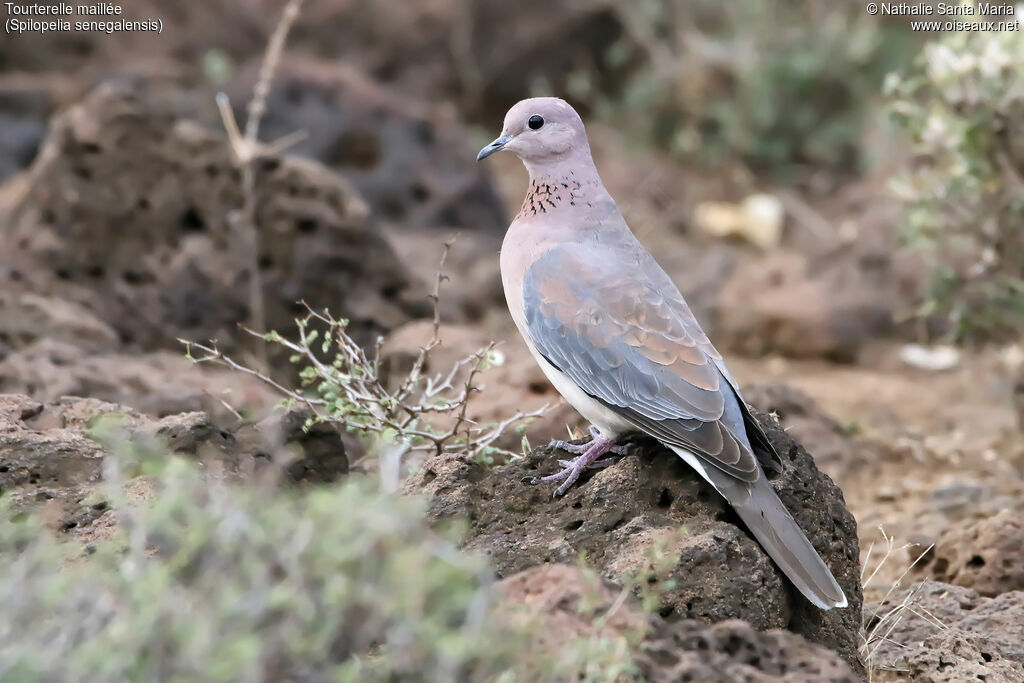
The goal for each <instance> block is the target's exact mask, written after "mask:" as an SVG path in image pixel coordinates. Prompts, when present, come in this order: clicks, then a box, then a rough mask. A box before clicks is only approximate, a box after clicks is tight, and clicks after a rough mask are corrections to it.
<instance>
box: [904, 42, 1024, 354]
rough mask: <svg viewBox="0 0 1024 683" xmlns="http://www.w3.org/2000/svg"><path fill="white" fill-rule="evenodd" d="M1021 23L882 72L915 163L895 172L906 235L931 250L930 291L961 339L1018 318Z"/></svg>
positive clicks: (1022, 204)
mask: <svg viewBox="0 0 1024 683" xmlns="http://www.w3.org/2000/svg"><path fill="white" fill-rule="evenodd" d="M1021 36H1022V34H1021V32H1019V31H967V32H958V33H948V34H945V35H943V36H942V37H941V38H939V39H937V40H935V41H933V42H931V43H929V44H927V45H925V46H924V49H923V50H922V52H921V55H920V56H919V58H918V59H917V60H916V62H915V66H914V68H913V69H912V70H911V71H910V72H909V73H907V74H905V75H903V76H897V75H893V76H891V77H890V78H889V79H888V82H887V84H886V90H887V92H888V93H889V94H890V96H891V97H892V111H893V113H894V115H895V117H896V119H897V120H898V121H899V122H900V123H901V124H902V125H903V126H904V127H905V129H906V130H907V131H908V132H909V133H910V136H911V139H912V144H913V152H914V161H913V164H912V166H911V168H910V169H909V170H908V171H907V172H906V173H904V174H903V175H901V176H900V177H898V178H897V179H895V180H894V182H893V188H894V190H895V192H896V194H897V195H898V196H899V197H900V198H901V199H902V200H903V201H904V202H905V203H906V206H907V214H906V217H907V226H906V231H905V236H906V238H907V241H908V242H909V243H910V244H912V245H916V246H919V247H924V248H926V249H928V250H929V251H930V254H931V257H932V260H933V263H934V266H935V267H934V278H933V287H932V289H931V295H930V297H929V298H928V300H927V301H926V303H925V305H924V307H923V308H922V309H921V313H922V314H924V315H931V314H941V315H943V316H946V317H948V319H949V320H950V321H951V323H952V325H951V331H952V333H953V334H954V336H956V337H957V338H959V339H966V338H972V337H974V338H977V337H990V336H996V337H999V336H1005V335H1008V334H1015V333H1017V331H1019V329H1020V326H1021V323H1022V322H1024V279H1022V278H1024V177H1022V175H1024V137H1022V134H1024V49H1021V47H1022V38H1021Z"/></svg>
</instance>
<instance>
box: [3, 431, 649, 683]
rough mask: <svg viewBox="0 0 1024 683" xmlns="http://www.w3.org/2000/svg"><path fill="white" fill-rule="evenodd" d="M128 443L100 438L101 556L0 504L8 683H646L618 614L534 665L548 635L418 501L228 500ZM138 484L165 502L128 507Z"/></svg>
mask: <svg viewBox="0 0 1024 683" xmlns="http://www.w3.org/2000/svg"><path fill="white" fill-rule="evenodd" d="M117 431H118V430H116V429H112V430H97V432H96V433H97V436H98V437H99V438H101V439H103V440H104V441H107V442H109V444H110V447H111V448H112V449H113V450H114V451H115V453H116V455H114V456H111V457H108V458H107V460H106V462H105V465H104V469H105V475H104V476H105V479H106V482H107V483H106V485H105V486H104V487H103V488H102V489H98V490H97V491H95V492H94V493H93V494H92V495H95V496H96V497H97V498H98V499H100V500H103V501H104V502H105V503H107V504H109V505H110V506H111V508H112V509H113V510H114V512H115V513H116V514H118V515H119V519H120V524H119V526H118V531H117V532H116V533H114V534H113V535H111V536H110V537H109V538H105V539H102V540H98V541H96V542H94V543H93V544H92V545H90V546H88V547H87V548H86V552H85V553H83V552H82V548H83V547H82V546H81V545H80V544H78V543H76V542H74V541H61V540H59V539H58V538H57V537H56V536H54V535H53V534H52V533H51V532H50V531H48V530H47V529H46V528H45V527H44V524H43V521H42V519H43V517H45V515H44V516H40V515H35V514H29V515H26V514H25V513H20V512H19V513H15V512H14V511H13V510H12V509H11V508H10V506H9V505H8V504H6V503H5V499H4V498H3V497H2V496H0V566H3V568H4V570H3V572H0V601H2V604H3V609H2V610H0V643H2V645H0V680H2V681H5V683H6V682H7V681H11V682H12V683H15V682H20V681H82V682H83V683H93V682H96V683H100V682H102V683H106V682H107V681H190V682H191V681H197V682H198V681H202V682H206V681H224V682H225V683H227V682H231V683H235V682H249V681H252V682H260V683H262V682H264V681H339V682H343V681H352V682H360V683H361V682H363V681H368V682H372V681H395V680H414V681H501V682H503V683H516V682H518V681H563V680H580V681H606V680H616V681H627V680H633V675H634V673H635V667H634V666H633V663H632V658H631V655H630V653H629V649H628V647H627V643H626V642H625V640H624V639H623V638H622V637H608V636H606V635H603V634H602V632H601V629H600V628H599V626H600V624H601V622H602V618H603V613H602V612H595V613H594V614H589V613H588V616H589V617H592V618H593V620H594V624H595V628H594V630H593V632H592V633H581V634H577V635H576V636H574V637H571V638H569V639H568V641H567V643H566V644H565V645H564V646H562V647H559V648H557V650H556V651H554V652H550V651H547V650H544V649H543V648H542V649H541V650H540V651H536V650H531V647H530V643H531V642H532V641H533V640H536V637H537V636H536V630H537V624H536V623H534V622H533V621H532V619H531V618H526V617H524V616H523V615H520V614H519V613H518V612H515V611H509V608H508V606H506V609H505V610H504V611H502V610H500V609H495V605H496V591H495V590H494V586H493V570H492V569H490V568H489V567H488V565H487V563H486V562H485V561H484V559H483V558H481V557H479V556H475V555H472V554H468V553H464V552H462V551H460V550H458V548H457V547H456V545H455V544H454V542H453V540H454V539H452V538H448V536H452V535H453V533H443V534H439V533H438V531H437V530H436V529H433V528H431V526H430V525H429V524H428V523H427V521H426V519H425V518H426V515H425V514H424V510H423V504H422V502H421V501H419V500H416V499H413V498H407V497H402V496H397V495H393V494H384V493H380V492H378V491H377V488H376V486H370V485H369V483H368V481H367V480H366V479H365V478H364V479H360V478H357V477H350V478H349V479H347V480H346V481H345V483H343V484H341V485H337V486H332V487H322V488H312V489H305V490H299V489H296V488H295V487H281V486H279V485H277V482H276V481H275V480H274V478H273V477H267V478H266V479H259V480H255V481H249V480H247V481H244V482H236V483H227V482H225V481H224V480H222V479H220V478H218V476H216V475H214V474H211V473H210V472H204V471H203V470H202V469H201V468H199V467H197V466H196V465H195V463H193V462H191V461H187V460H183V459H180V458H177V457H168V456H166V455H165V454H164V452H163V451H162V450H161V449H160V447H159V446H158V445H157V444H145V445H144V446H143V445H141V444H140V443H138V442H135V441H133V442H125V441H123V440H121V441H117V440H116V439H115V437H114V436H112V435H113V434H115V433H116V432H117ZM122 438H123V437H122ZM264 474H265V475H266V474H268V472H264ZM137 477H143V479H137ZM122 482H123V483H122ZM136 482H145V483H146V484H148V485H149V486H151V487H152V488H153V490H154V495H152V496H150V497H149V498H150V500H148V501H146V502H142V503H140V502H139V501H138V500H134V501H133V500H131V499H130V497H129V496H126V495H125V494H124V493H123V491H125V490H127V489H129V488H131V485H132V484H134V483H136ZM110 514H114V513H110ZM450 531H451V532H456V531H457V529H456V528H455V527H451V528H450ZM581 614H582V612H581ZM526 652H529V653H530V655H529V656H524V654H523V653H526Z"/></svg>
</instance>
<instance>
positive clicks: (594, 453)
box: [530, 427, 627, 497]
mask: <svg viewBox="0 0 1024 683" xmlns="http://www.w3.org/2000/svg"><path fill="white" fill-rule="evenodd" d="M590 435H591V439H590V441H588V442H587V443H585V444H580V445H578V446H577V445H575V444H570V443H566V442H564V441H552V442H551V445H552V446H554V447H556V448H560V449H562V450H566V451H569V452H570V453H580V455H579V456H578V457H576V458H573V459H572V460H559V461H558V464H559V465H562V467H563V468H564V469H563V470H562V471H561V472H558V473H556V474H552V475H549V476H547V477H540V478H537V477H531V478H530V479H531V483H537V482H541V481H561V480H563V479H564V481H562V483H561V485H559V487H558V488H557V489H555V492H554V494H553V495H554V497H558V496H561V495H562V494H564V493H565V492H566V491H568V490H569V487H570V486H572V485H573V484H575V483H576V480H577V479H579V478H580V475H581V474H583V472H584V470H587V469H596V468H600V467H608V466H609V465H614V464H615V463H616V462H617V461H618V458H602V456H604V455H607V454H608V453H615V454H616V455H625V453H626V448H627V447H626V446H616V445H615V439H609V438H605V437H603V436H601V435H600V434H599V433H598V431H597V430H596V429H594V428H593V427H591V428H590ZM566 446H569V448H566Z"/></svg>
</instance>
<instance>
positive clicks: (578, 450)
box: [548, 425, 629, 467]
mask: <svg viewBox="0 0 1024 683" xmlns="http://www.w3.org/2000/svg"><path fill="white" fill-rule="evenodd" d="M600 438H601V434H600V432H598V431H597V427H595V426H594V425H590V441H587V442H586V443H578V444H577V443H569V442H568V441H562V440H561V439H552V440H551V441H550V442H549V443H548V447H549V448H557V449H558V450H560V451H565V452H566V453H572V454H573V455H582V454H583V453H586V452H587V449H588V448H590V445H591V444H592V443H594V440H595V439H600ZM628 450H629V446H625V445H622V446H612V447H611V448H609V449H608V452H609V453H614V454H615V455H625V454H626V452H627V451H628ZM564 462H566V461H565V460H559V461H558V463H559V464H562V463H564ZM599 462H602V463H604V462H605V461H603V460H601V461H599ZM614 464H615V461H614V459H611V458H609V462H607V463H605V464H603V465H598V463H596V462H595V463H591V466H598V467H607V466H608V465H614Z"/></svg>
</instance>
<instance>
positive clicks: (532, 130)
mask: <svg viewBox="0 0 1024 683" xmlns="http://www.w3.org/2000/svg"><path fill="white" fill-rule="evenodd" d="M500 151H508V152H513V153H515V154H516V155H517V156H518V157H519V159H520V160H521V161H522V162H523V164H524V165H525V166H526V169H527V171H528V172H529V175H530V185H529V189H528V191H527V194H526V198H525V200H524V201H523V204H522V207H521V208H520V209H519V212H518V213H517V214H516V216H515V219H514V220H513V221H512V224H511V225H510V226H509V228H508V231H507V233H506V234H505V238H504V241H503V243H502V247H501V256H500V262H501V279H502V284H503V286H504V289H505V298H506V301H507V303H508V309H509V312H510V313H511V315H512V319H513V321H514V322H515V325H516V327H517V328H518V330H519V332H520V334H522V337H523V339H524V340H525V342H526V345H527V347H529V350H530V353H532V354H533V356H534V358H535V359H536V361H537V363H538V364H539V365H540V367H541V369H542V370H543V371H544V374H545V375H546V376H547V378H548V379H549V380H550V382H551V383H552V384H553V385H554V387H555V388H556V389H557V390H558V392H559V393H560V394H561V395H562V396H563V397H564V398H565V399H566V401H568V402H569V403H570V404H571V405H572V406H573V407H574V408H575V409H576V410H577V411H578V412H579V413H580V414H581V415H582V416H583V417H584V418H585V419H586V420H588V421H589V422H590V424H591V425H592V427H591V439H590V440H589V442H587V443H585V444H583V445H573V444H568V443H566V442H564V441H553V442H552V445H554V446H556V447H558V448H561V449H562V450H565V451H568V452H570V453H573V454H574V455H576V457H575V458H573V459H571V460H560V461H559V463H560V464H561V465H562V466H563V467H564V469H562V470H561V471H560V472H558V473H557V474H553V475H550V476H546V477H542V478H540V479H539V481H545V482H558V483H559V485H558V487H557V488H556V489H555V491H554V495H556V496H560V495H563V494H564V493H565V492H566V491H567V490H568V489H569V487H571V486H572V485H573V484H574V483H575V482H576V481H577V480H578V479H579V477H580V475H581V474H582V473H583V472H584V471H585V470H587V469H593V468H600V467H604V466H608V465H611V464H613V463H614V462H615V461H616V457H615V455H616V454H619V453H621V452H622V444H621V443H619V441H620V440H621V439H622V438H623V437H626V436H631V435H633V434H636V433H637V432H640V433H643V434H647V435H649V436H651V437H653V438H655V439H657V440H658V441H659V442H660V443H661V444H663V445H664V446H666V447H667V448H669V449H671V450H672V451H674V452H675V453H676V454H677V455H679V457H681V458H682V459H683V460H684V461H685V462H686V463H687V464H689V465H690V466H691V467H692V468H693V469H694V470H696V471H697V473H698V474H699V475H700V476H701V477H703V478H704V479H705V480H707V481H708V483H710V484H711V486H713V487H714V488H715V490H717V491H718V493H719V494H721V495H722V497H723V498H725V500H726V501H728V503H729V504H730V505H732V507H733V508H734V509H735V510H736V512H737V513H738V514H739V516H740V518H741V519H742V520H743V522H744V524H746V526H747V528H748V529H749V530H750V532H751V533H752V535H753V537H754V538H755V539H756V540H757V541H758V542H759V543H760V545H761V547H762V548H763V549H764V550H765V551H766V552H767V554H768V555H769V556H770V557H771V558H772V560H773V561H774V562H775V564H776V565H777V566H778V567H779V569H781V570H782V572H783V573H784V574H785V575H786V576H787V577H788V578H789V580H790V581H791V582H792V583H793V585H794V586H795V587H796V588H797V589H798V590H799V591H800V592H801V593H802V594H803V595H804V596H805V597H806V598H807V599H808V600H809V601H810V602H811V603H813V604H814V605H816V606H818V607H820V608H822V609H831V608H834V607H845V606H846V604H847V600H846V596H845V595H844V593H843V590H842V589H841V588H840V586H839V584H838V583H837V582H836V580H835V577H833V575H832V572H831V571H830V570H829V568H828V567H827V566H826V565H825V562H824V561H823V560H822V559H821V557H820V556H819V555H818V553H817V551H816V550H815V549H814V546H813V545H811V542H810V541H809V540H808V538H807V536H806V535H805V534H804V532H803V531H802V530H801V529H800V527H799V526H798V525H797V523H796V521H795V520H794V519H793V516H792V515H791V514H790V512H789V511H788V510H787V509H786V507H785V506H784V505H783V503H782V501H781V500H779V497H778V496H777V495H776V493H775V490H774V489H773V488H772V485H771V483H770V482H769V481H768V478H767V476H766V475H765V472H764V469H763V468H762V465H763V464H770V465H771V466H773V467H781V466H782V462H781V459H780V458H779V456H778V454H777V453H776V452H775V450H774V448H773V447H772V445H771V444H770V443H769V441H768V438H767V437H766V436H765V434H764V432H763V430H762V429H761V426H760V425H759V424H758V422H757V420H755V419H754V418H753V417H752V415H751V414H750V411H749V409H748V407H747V404H746V403H745V402H744V401H743V397H742V395H741V394H740V391H739V389H738V387H737V384H736V382H735V381H734V380H733V378H732V376H731V375H730V374H729V370H728V369H727V368H726V366H725V363H724V362H723V360H722V356H721V354H719V353H718V351H716V350H715V347H714V346H713V345H712V344H711V342H710V340H709V339H708V337H707V335H705V333H704V331H703V330H702V329H701V326H700V324H699V323H698V322H697V320H696V318H695V317H694V315H693V313H692V312H691V310H690V307H689V306H688V305H687V303H686V301H685V300H684V299H683V296H682V294H680V292H679V289H678V288H677V287H676V285H675V284H674V283H673V282H672V280H671V279H670V278H669V276H668V275H667V274H666V273H665V271H664V270H662V268H661V267H660V266H659V265H658V263H657V262H656V261H655V259H654V257H653V256H652V255H651V254H650V253H649V252H648V251H647V250H646V249H645V248H644V247H643V246H642V245H641V244H640V242H639V241H638V240H637V239H636V237H635V236H634V235H633V233H632V231H631V230H630V229H629V226H627V225H626V221H625V219H624V218H623V217H622V214H620V213H619V210H618V208H617V206H616V204H615V201H614V200H613V199H612V197H611V195H609V193H608V191H607V190H606V189H605V186H604V183H603V182H602V181H601V177H600V176H599V175H598V172H597V168H596V166H595V165H594V160H593V158H592V156H591V152H590V144H589V143H588V141H587V135H586V130H585V128H584V125H583V120H582V119H581V118H580V116H579V114H577V113H576V111H575V110H574V109H573V108H572V107H571V106H570V105H569V104H568V103H567V102H565V101H564V100H561V99H558V98H554V97H538V98H531V99H527V100H523V101H521V102H519V103H517V104H516V105H515V106H513V107H512V108H511V109H510V110H509V112H508V114H507V115H506V116H505V121H504V127H503V128H502V131H501V135H500V136H499V137H498V138H497V139H495V140H494V141H493V142H491V143H490V144H488V145H487V146H485V147H484V148H483V149H481V150H480V153H479V155H477V160H478V161H480V160H482V159H484V158H486V157H489V156H491V155H492V154H495V153H496V152H500Z"/></svg>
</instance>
